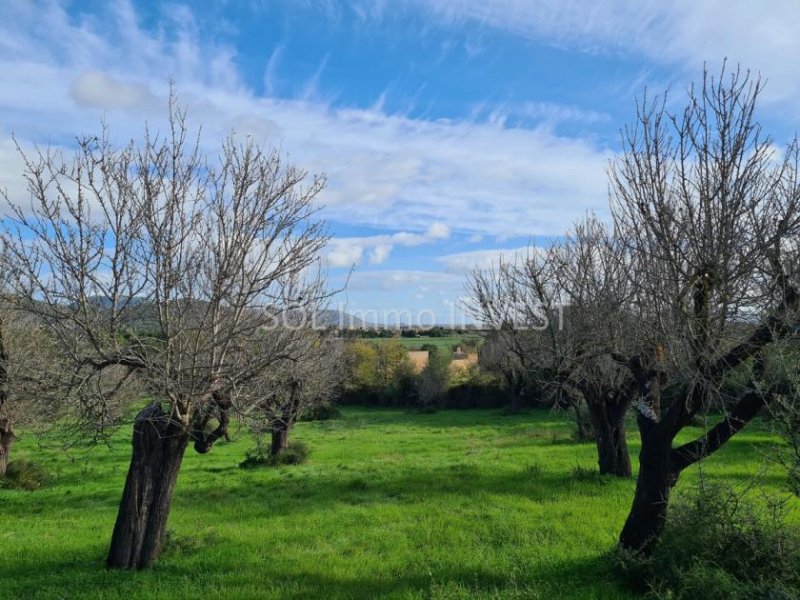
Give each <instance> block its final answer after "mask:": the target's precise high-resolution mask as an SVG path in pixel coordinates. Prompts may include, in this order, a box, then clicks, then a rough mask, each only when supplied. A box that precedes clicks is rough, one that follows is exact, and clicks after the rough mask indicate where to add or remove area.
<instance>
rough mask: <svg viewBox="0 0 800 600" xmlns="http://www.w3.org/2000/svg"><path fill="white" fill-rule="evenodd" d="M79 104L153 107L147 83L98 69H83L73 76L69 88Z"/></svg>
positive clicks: (110, 106)
mask: <svg viewBox="0 0 800 600" xmlns="http://www.w3.org/2000/svg"><path fill="white" fill-rule="evenodd" d="M70 93H71V96H72V98H73V99H74V100H75V101H76V102H77V103H78V104H80V105H83V106H89V107H92V108H103V109H108V108H145V107H155V105H156V102H155V97H154V96H153V94H152V93H151V92H150V89H149V88H148V87H147V85H144V84H137V83H132V82H125V81H120V80H118V79H115V78H114V77H112V76H110V75H108V74H106V73H103V72H100V71H85V72H83V73H81V74H80V75H78V76H77V77H76V78H75V81H74V82H73V84H72V88H71V90H70Z"/></svg>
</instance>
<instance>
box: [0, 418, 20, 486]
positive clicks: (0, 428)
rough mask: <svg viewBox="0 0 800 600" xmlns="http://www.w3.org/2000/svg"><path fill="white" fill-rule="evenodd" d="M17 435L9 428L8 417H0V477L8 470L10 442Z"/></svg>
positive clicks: (11, 442)
mask: <svg viewBox="0 0 800 600" xmlns="http://www.w3.org/2000/svg"><path fill="white" fill-rule="evenodd" d="M16 439H17V436H15V435H14V432H13V431H12V430H11V423H10V422H9V421H8V419H0V477H5V476H6V471H7V470H8V457H9V456H10V455H11V444H13V443H14V440H16Z"/></svg>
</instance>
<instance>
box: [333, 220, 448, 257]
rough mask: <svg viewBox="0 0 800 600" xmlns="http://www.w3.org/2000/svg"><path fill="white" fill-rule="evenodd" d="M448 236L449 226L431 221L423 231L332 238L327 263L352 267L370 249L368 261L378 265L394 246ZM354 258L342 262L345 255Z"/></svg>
mask: <svg viewBox="0 0 800 600" xmlns="http://www.w3.org/2000/svg"><path fill="white" fill-rule="evenodd" d="M449 237H450V228H449V227H447V225H445V224H444V223H432V224H431V225H430V226H429V227H428V228H427V229H426V230H425V232H424V233H410V232H407V231H399V232H397V233H392V234H386V235H372V236H366V237H352V238H334V239H333V240H331V242H330V248H331V251H330V253H329V255H328V263H329V264H330V266H333V267H352V266H353V265H356V264H358V263H359V262H361V258H362V255H363V254H364V252H365V251H366V250H369V249H371V252H370V255H369V262H370V264H373V265H380V264H383V263H384V262H386V260H387V259H388V258H389V255H390V254H391V252H392V250H393V249H394V247H395V246H420V245H422V244H429V243H433V242H437V241H440V240H445V239H447V238H449ZM350 256H352V257H355V260H350V261H349V262H343V261H344V259H345V258H347V257H350Z"/></svg>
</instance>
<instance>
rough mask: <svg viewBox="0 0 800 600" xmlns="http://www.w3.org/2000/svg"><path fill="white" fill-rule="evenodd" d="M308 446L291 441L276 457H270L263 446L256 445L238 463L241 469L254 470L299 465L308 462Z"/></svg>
mask: <svg viewBox="0 0 800 600" xmlns="http://www.w3.org/2000/svg"><path fill="white" fill-rule="evenodd" d="M308 455H309V449H308V446H307V445H306V444H305V443H303V442H301V441H298V440H292V441H290V442H289V443H288V444H287V445H286V448H284V449H283V452H281V453H280V454H278V455H277V456H271V455H270V454H269V452H268V451H265V448H264V446H262V445H260V444H259V445H258V446H256V447H255V448H254V449H252V450H248V451H247V452H246V453H245V457H246V458H245V459H244V460H243V461H242V462H241V463H239V467H240V468H242V469H254V468H258V467H278V466H281V465H300V464H303V463H304V462H306V460H308Z"/></svg>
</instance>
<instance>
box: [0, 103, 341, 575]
mask: <svg viewBox="0 0 800 600" xmlns="http://www.w3.org/2000/svg"><path fill="white" fill-rule="evenodd" d="M169 117H170V119H169V125H170V127H169V130H168V131H167V133H166V135H160V134H156V133H153V132H152V131H150V130H147V131H146V132H145V135H144V139H143V141H142V142H141V143H138V144H137V143H134V142H131V143H129V144H128V145H126V146H124V147H116V146H114V145H113V144H112V143H111V141H110V136H109V134H108V132H107V131H106V130H104V131H103V133H102V134H101V135H100V136H98V137H87V138H81V139H79V140H78V143H77V151H76V152H75V155H74V157H72V158H64V157H63V156H62V154H61V153H59V152H55V151H46V152H40V151H37V152H36V153H35V154H34V155H25V154H23V158H24V160H25V164H26V169H25V177H26V179H27V183H28V189H29V191H30V195H31V202H30V205H27V203H23V202H22V201H21V200H20V199H18V198H6V200H7V201H8V203H9V205H10V206H11V209H12V211H13V214H14V215H15V218H14V219H13V220H8V221H6V223H5V224H4V229H5V230H4V232H3V235H4V237H5V239H6V242H7V244H8V247H9V249H10V258H11V263H10V266H11V268H12V269H13V274H14V277H13V282H12V287H13V289H12V292H13V297H14V298H15V301H16V303H17V307H18V308H21V309H23V310H25V311H27V312H28V313H29V314H31V315H34V317H35V318H36V319H39V320H40V321H41V322H42V323H43V324H45V325H46V326H47V327H48V328H49V330H50V331H51V332H52V334H53V335H54V336H55V338H56V340H57V341H58V345H59V348H60V350H61V352H63V354H64V367H65V372H66V376H67V379H68V381H69V386H68V390H69V395H68V397H69V399H70V401H71V405H72V407H74V408H75V412H76V414H79V415H82V414H86V413H87V412H90V413H91V416H92V418H93V419H95V420H96V421H98V423H99V424H100V425H101V424H102V422H103V420H104V415H105V412H104V411H105V409H106V407H107V406H108V405H109V404H110V403H113V402H114V399H115V398H116V397H118V396H119V395H120V394H123V393H125V390H126V386H127V384H129V383H130V382H131V381H133V380H136V381H138V382H139V383H140V384H141V385H142V386H143V387H144V390H145V391H146V393H147V395H148V396H149V397H150V398H152V399H153V401H152V402H151V403H150V404H149V405H148V406H147V407H146V408H144V409H143V410H142V411H141V412H140V413H139V414H138V415H137V417H136V421H135V424H134V428H133V429H134V431H133V453H132V459H131V464H130V468H129V471H128V475H127V479H126V482H125V489H124V491H123V494H122V500H121V503H120V508H119V514H118V517H117V521H116V525H115V527H114V533H113V536H112V541H111V548H110V551H109V554H108V558H107V564H108V566H109V567H117V568H137V569H139V568H144V567H147V566H148V565H150V564H151V563H152V562H153V561H154V560H155V559H156V558H157V557H158V556H159V554H160V551H161V547H162V542H163V537H164V531H165V526H166V522H167V517H168V514H169V509H170V505H171V501H172V496H173V490H174V487H175V482H176V479H177V476H178V472H179V469H180V465H181V462H182V459H183V456H184V452H185V450H186V448H187V446H188V444H189V443H190V442H193V445H194V449H195V450H196V451H197V452H199V453H205V452H208V451H209V450H210V449H211V447H212V446H213V444H214V443H215V442H216V441H217V440H218V439H220V438H222V437H224V436H226V435H227V427H228V424H229V421H230V419H231V416H232V414H236V413H237V412H241V411H243V410H244V409H246V408H247V407H248V406H250V405H251V404H252V402H254V401H258V399H259V398H253V397H252V396H251V395H250V394H249V393H248V385H247V384H248V383H249V382H250V381H252V380H253V379H254V378H256V377H258V376H259V375H260V374H261V373H263V372H264V370H265V369H269V368H270V367H271V366H272V365H274V364H275V363H276V362H278V361H281V360H287V359H291V358H292V356H291V353H292V351H293V349H294V348H295V346H296V344H295V343H294V341H295V338H296V337H297V336H298V335H302V334H303V331H304V329H303V328H301V327H276V326H275V325H276V323H279V322H280V321H281V319H282V317H283V315H285V314H288V313H291V314H297V313H298V311H302V309H303V308H304V307H306V306H316V304H317V303H318V300H319V298H320V297H321V296H323V295H324V293H325V292H324V289H323V283H324V282H323V280H322V278H321V277H320V276H319V271H318V270H316V271H315V269H314V266H315V264H316V261H317V257H318V254H319V252H320V250H321V248H322V247H323V245H324V244H325V243H326V235H325V230H324V224H323V223H322V222H319V221H317V220H316V219H315V213H316V211H317V208H316V205H315V203H314V201H315V198H316V197H317V195H318V193H319V192H320V190H322V188H323V186H324V180H323V179H322V178H320V177H315V178H313V179H310V180H308V179H307V177H306V173H305V172H303V171H301V170H298V169H296V168H294V167H291V166H286V165H284V164H283V162H282V160H281V157H280V156H279V154H278V153H277V152H276V151H265V150H263V149H262V148H261V147H259V146H258V145H256V144H254V143H253V142H252V141H246V142H243V143H240V142H237V141H236V139H235V138H234V137H233V136H231V137H230V138H228V139H227V140H226V141H225V142H224V143H223V145H222V148H221V151H220V154H219V157H218V158H215V159H213V160H211V159H207V158H206V157H205V156H204V154H203V153H202V152H201V150H200V145H199V134H198V136H197V137H191V136H190V132H189V128H188V126H187V123H186V118H185V112H183V111H182V110H181V109H179V108H178V107H177V106H176V104H175V101H174V99H173V100H171V101H170V111H169ZM315 273H316V275H315ZM120 370H121V371H122V373H121V375H120V376H119V377H115V378H113V379H112V381H113V385H109V381H108V377H107V374H108V373H109V372H111V371H116V372H120ZM100 425H98V426H100Z"/></svg>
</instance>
